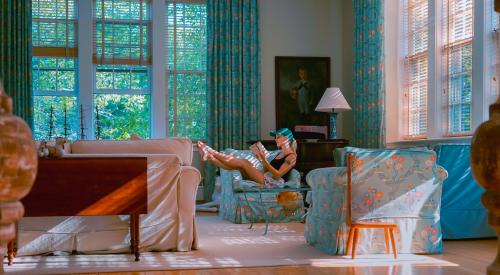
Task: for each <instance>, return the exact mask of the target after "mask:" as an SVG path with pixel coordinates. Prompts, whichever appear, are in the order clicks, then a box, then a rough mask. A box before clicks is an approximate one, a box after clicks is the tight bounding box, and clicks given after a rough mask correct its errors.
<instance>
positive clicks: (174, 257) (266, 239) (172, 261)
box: [4, 216, 455, 274]
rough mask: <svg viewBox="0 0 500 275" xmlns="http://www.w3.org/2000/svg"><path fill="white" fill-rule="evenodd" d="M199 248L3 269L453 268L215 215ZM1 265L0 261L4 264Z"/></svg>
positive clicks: (23, 260)
mask: <svg viewBox="0 0 500 275" xmlns="http://www.w3.org/2000/svg"><path fill="white" fill-rule="evenodd" d="M197 225H198V231H199V237H200V238H199V249H198V250H196V251H191V252H144V253H141V261H140V262H135V261H134V257H133V256H132V255H126V254H112V255H69V256H23V257H17V258H16V259H15V261H14V265H12V266H7V265H6V264H4V267H5V272H6V273H7V274H55V273H70V272H71V273H90V272H112V271H150V270H178V269H209V268H225V267H233V268H234V267H258V266H261V267H262V266H280V265H313V266H318V267H343V266H393V265H420V266H455V264H453V263H450V262H446V261H443V260H438V259H434V258H431V257H427V256H423V255H413V254H400V255H398V259H397V260H394V259H393V258H392V257H391V256H389V255H385V254H378V255H359V256H357V258H356V259H355V260H351V259H350V258H349V257H345V256H331V255H328V254H326V253H323V252H321V251H319V250H317V249H315V248H313V247H311V246H309V245H307V244H306V242H305V239H304V225H303V224H301V223H278V224H271V225H270V226H269V232H268V234H267V236H263V235H262V233H263V232H264V231H263V230H264V225H263V224H257V225H255V226H254V228H252V229H248V225H244V224H232V223H229V222H227V221H224V220H222V219H221V218H219V217H218V216H199V217H197ZM4 263H5V261H4Z"/></svg>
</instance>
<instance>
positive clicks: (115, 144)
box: [71, 138, 193, 166]
mask: <svg viewBox="0 0 500 275" xmlns="http://www.w3.org/2000/svg"><path fill="white" fill-rule="evenodd" d="M71 153H72V154H175V155H177V156H179V158H180V159H181V163H182V165H188V166H189V165H191V163H192V160H193V145H192V142H191V140H190V139H187V138H164V139H144V140H78V141H75V142H74V143H73V144H72V145H71Z"/></svg>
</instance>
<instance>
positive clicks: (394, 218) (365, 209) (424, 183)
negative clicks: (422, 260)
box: [305, 147, 447, 254]
mask: <svg viewBox="0 0 500 275" xmlns="http://www.w3.org/2000/svg"><path fill="white" fill-rule="evenodd" d="M346 150H347V151H348V152H353V153H354V158H355V162H354V164H353V167H352V168H353V170H352V171H353V172H352V203H351V210H352V220H353V221H380V222H390V223H396V224H397V225H398V227H399V229H398V231H396V232H395V233H396V234H395V238H396V246H397V249H398V253H441V252H442V237H441V225H440V204H441V189H442V182H443V181H444V180H445V179H446V177H447V172H446V170H444V169H443V168H442V167H439V166H437V165H436V154H435V152H434V151H430V150H409V149H407V150H402V149H398V150H369V149H359V148H352V147H351V148H346ZM307 183H308V184H309V185H310V186H311V190H312V192H311V193H310V197H309V198H308V199H309V200H310V201H311V204H312V206H310V208H309V212H308V215H307V218H306V228H305V237H306V241H307V242H308V243H309V244H310V245H313V246H315V247H317V248H318V249H320V250H323V251H325V252H327V253H330V254H345V248H346V244H347V238H348V232H349V228H348V226H347V223H346V209H347V197H346V193H347V192H346V191H347V190H346V183H347V171H346V167H332V168H321V169H316V170H313V171H311V172H310V173H309V174H308V175H307ZM385 251H386V250H385V239H384V232H383V230H373V229H367V230H363V231H362V233H361V236H360V241H359V245H358V254H363V253H385Z"/></svg>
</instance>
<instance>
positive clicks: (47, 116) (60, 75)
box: [32, 0, 79, 139]
mask: <svg viewBox="0 0 500 275" xmlns="http://www.w3.org/2000/svg"><path fill="white" fill-rule="evenodd" d="M76 19H77V12H76V6H75V1H74V0H34V1H33V2H32V43H33V58H32V68H33V95H34V98H33V100H34V127H33V134H34V137H35V139H51V138H55V137H57V136H63V137H66V138H69V139H76V138H77V136H78V133H79V132H78V107H77V96H76V95H77V85H76V83H77V81H76V79H77V76H76V74H77V72H76V68H77V67H78V66H77V59H76V57H77V39H76V25H77V23H76Z"/></svg>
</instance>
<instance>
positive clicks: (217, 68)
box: [204, 0, 260, 199]
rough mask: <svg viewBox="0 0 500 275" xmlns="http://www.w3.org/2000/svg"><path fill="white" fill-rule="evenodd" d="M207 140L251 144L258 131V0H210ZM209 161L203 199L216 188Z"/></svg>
mask: <svg viewBox="0 0 500 275" xmlns="http://www.w3.org/2000/svg"><path fill="white" fill-rule="evenodd" d="M207 25H208V26H207V39H208V54H207V98H208V102H207V104H208V105H207V107H208V108H207V109H208V113H207V116H208V117H207V127H208V129H207V141H208V144H209V145H210V146H212V147H213V148H215V149H217V150H223V149H225V148H234V149H243V148H248V145H247V144H246V142H247V141H249V140H256V139H259V137H260V58H259V54H260V51H259V10H258V1H257V0H207ZM214 172H215V169H214V167H209V169H208V171H207V179H206V182H205V189H204V190H205V199H209V197H210V195H211V194H212V191H213V180H214V177H215V174H214Z"/></svg>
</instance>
